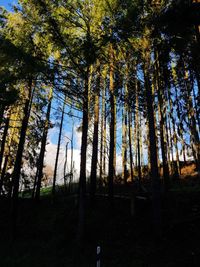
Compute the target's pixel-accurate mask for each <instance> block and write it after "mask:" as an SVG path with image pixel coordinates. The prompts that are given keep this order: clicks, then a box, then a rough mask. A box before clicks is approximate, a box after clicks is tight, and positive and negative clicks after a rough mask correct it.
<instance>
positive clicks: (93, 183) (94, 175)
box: [90, 65, 101, 203]
mask: <svg viewBox="0 0 200 267" xmlns="http://www.w3.org/2000/svg"><path fill="white" fill-rule="evenodd" d="M97 75H98V77H97V84H96V90H95V100H94V101H95V103H94V133H93V151H92V164H91V175H90V200H91V203H93V202H94V201H95V193H96V182H97V161H98V142H99V92H100V81H101V74H100V65H99V66H98V69H97Z"/></svg>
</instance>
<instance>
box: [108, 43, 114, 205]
mask: <svg viewBox="0 0 200 267" xmlns="http://www.w3.org/2000/svg"><path fill="white" fill-rule="evenodd" d="M110 57H111V62H110V116H111V119H110V147H109V170H108V196H109V199H110V202H111V204H112V202H113V180H114V177H115V160H116V158H115V150H116V143H115V139H116V133H115V132H116V100H115V92H114V64H113V60H114V58H113V48H112V46H111V51H110Z"/></svg>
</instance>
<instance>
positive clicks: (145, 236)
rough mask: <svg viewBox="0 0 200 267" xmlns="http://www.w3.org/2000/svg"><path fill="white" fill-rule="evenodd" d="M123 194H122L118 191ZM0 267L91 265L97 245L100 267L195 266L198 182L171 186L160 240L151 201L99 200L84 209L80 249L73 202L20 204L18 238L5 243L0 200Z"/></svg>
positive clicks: (199, 234) (5, 210)
mask: <svg viewBox="0 0 200 267" xmlns="http://www.w3.org/2000/svg"><path fill="white" fill-rule="evenodd" d="M122 191H123V190H122ZM0 212H1V217H0V267H65V266H66V267H72V266H74V267H75V266H77V267H90V266H91V267H92V266H93V267H95V266H96V255H95V254H96V247H97V245H99V246H101V250H102V254H101V267H165V266H167V267H172V266H174V267H175V266H176V267H177V266H182V267H193V266H198V267H199V266H200V245H199V244H200V181H198V180H197V179H195V177H193V178H191V179H189V178H188V179H185V180H182V181H179V182H176V183H175V184H174V185H173V187H172V189H171V190H170V191H169V192H168V193H167V194H165V196H164V197H163V199H162V237H161V238H160V239H159V240H158V239H157V240H155V238H154V231H153V227H152V223H151V222H152V217H151V215H152V212H151V201H150V200H143V201H142V200H141V201H140V200H138V201H137V202H136V213H135V215H134V216H131V214H130V200H128V199H127V198H116V199H115V201H114V206H113V208H112V209H110V205H109V203H108V200H107V199H106V198H105V197H102V196H99V197H98V198H97V201H96V205H95V208H91V207H90V206H89V205H88V208H87V214H86V218H87V220H86V232H85V240H84V245H83V247H82V248H81V249H80V248H78V247H77V243H76V227H77V201H76V197H75V196H66V195H65V194H63V193H61V192H60V193H59V195H58V196H57V198H56V200H55V201H52V198H51V196H50V195H46V196H44V197H43V198H42V199H41V201H40V202H39V203H33V202H32V200H31V199H28V198H24V199H20V201H19V218H18V237H17V239H16V240H15V241H11V239H10V235H9V232H10V228H11V227H10V220H9V214H10V213H9V202H8V201H7V200H3V199H1V201H0Z"/></svg>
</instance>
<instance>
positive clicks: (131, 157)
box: [128, 109, 133, 182]
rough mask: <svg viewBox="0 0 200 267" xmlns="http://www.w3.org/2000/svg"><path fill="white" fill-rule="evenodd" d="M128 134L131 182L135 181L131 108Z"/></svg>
mask: <svg viewBox="0 0 200 267" xmlns="http://www.w3.org/2000/svg"><path fill="white" fill-rule="evenodd" d="M128 135H129V154H130V171H131V182H133V151H132V116H131V111H130V109H129V111H128Z"/></svg>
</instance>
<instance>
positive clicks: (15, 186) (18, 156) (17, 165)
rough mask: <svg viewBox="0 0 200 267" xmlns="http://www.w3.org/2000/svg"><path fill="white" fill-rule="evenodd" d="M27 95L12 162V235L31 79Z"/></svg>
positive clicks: (28, 113) (29, 103)
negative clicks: (14, 156)
mask: <svg viewBox="0 0 200 267" xmlns="http://www.w3.org/2000/svg"><path fill="white" fill-rule="evenodd" d="M27 90H28V95H27V98H26V102H25V105H24V117H23V120H22V126H21V131H20V138H19V144H18V149H17V154H16V160H15V164H14V170H13V174H12V224H13V237H15V235H16V224H17V214H18V193H19V182H20V175H21V165H22V157H23V151H24V144H25V140H26V131H27V128H28V121H29V117H30V111H31V105H32V99H33V92H32V80H30V81H29V83H28V88H27Z"/></svg>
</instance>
